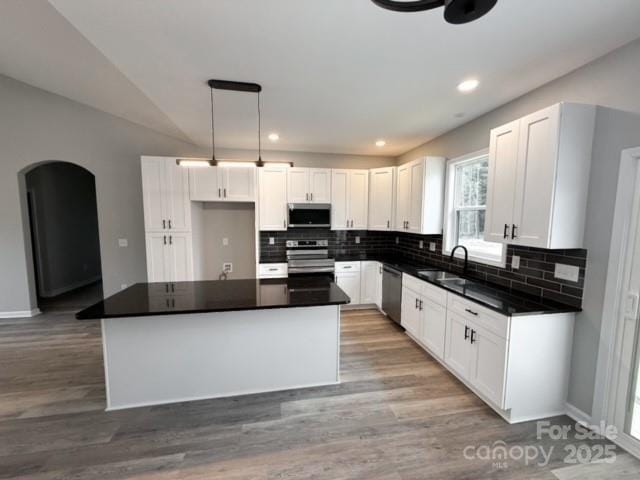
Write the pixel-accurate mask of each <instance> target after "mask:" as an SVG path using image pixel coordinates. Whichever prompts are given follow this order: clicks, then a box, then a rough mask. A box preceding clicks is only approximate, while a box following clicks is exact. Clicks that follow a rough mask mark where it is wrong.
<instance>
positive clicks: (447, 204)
mask: <svg viewBox="0 0 640 480" xmlns="http://www.w3.org/2000/svg"><path fill="white" fill-rule="evenodd" d="M488 155H489V149H488V148H484V149H482V150H478V151H476V152H473V153H469V154H467V155H463V156H461V157H457V158H453V159H451V160H449V161H448V162H447V166H446V181H445V197H444V198H445V201H444V219H443V229H442V254H443V255H451V248H449V245H448V239H449V237H450V236H451V234H452V233H453V232H452V228H453V225H452V224H451V223H452V214H453V212H454V208H453V195H454V192H455V185H454V181H455V175H452V174H451V172H452V171H453V169H455V167H456V166H458V165H460V164H464V163H468V162H473V161H475V160H477V159H478V158H480V157H486V156H488ZM455 256H456V258H464V255H463V254H462V252H460V251H457V252H456V255H455ZM469 261H471V262H475V263H482V264H485V265H491V266H494V267H500V268H505V267H506V265H507V246H506V245H503V246H502V258H501V260H498V261H496V260H493V259H490V258H487V257H481V256H478V255H474V254H473V252H469Z"/></svg>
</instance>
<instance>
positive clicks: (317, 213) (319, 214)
mask: <svg viewBox="0 0 640 480" xmlns="http://www.w3.org/2000/svg"><path fill="white" fill-rule="evenodd" d="M330 224H331V210H329V209H328V208H293V209H292V208H290V209H289V225H290V226H293V227H304V226H313V225H330Z"/></svg>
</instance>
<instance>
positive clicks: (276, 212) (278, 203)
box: [258, 165, 289, 232]
mask: <svg viewBox="0 0 640 480" xmlns="http://www.w3.org/2000/svg"><path fill="white" fill-rule="evenodd" d="M288 170H289V167H286V166H280V165H276V166H269V165H265V166H264V167H261V168H259V169H258V216H259V225H260V230H261V231H272V232H275V231H280V230H286V229H287V171H288Z"/></svg>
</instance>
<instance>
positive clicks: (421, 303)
mask: <svg viewBox="0 0 640 480" xmlns="http://www.w3.org/2000/svg"><path fill="white" fill-rule="evenodd" d="M422 305H423V302H422V300H420V311H422Z"/></svg>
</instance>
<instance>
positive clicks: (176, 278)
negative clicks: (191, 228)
mask: <svg viewBox="0 0 640 480" xmlns="http://www.w3.org/2000/svg"><path fill="white" fill-rule="evenodd" d="M146 246H147V281H148V282H188V281H193V251H192V242H191V234H190V233H171V234H167V233H147V235H146Z"/></svg>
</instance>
